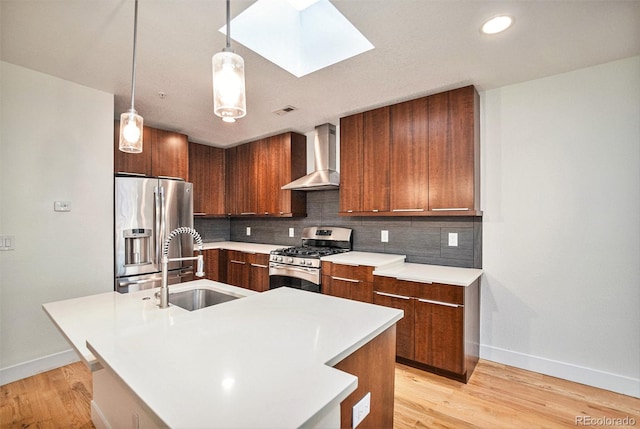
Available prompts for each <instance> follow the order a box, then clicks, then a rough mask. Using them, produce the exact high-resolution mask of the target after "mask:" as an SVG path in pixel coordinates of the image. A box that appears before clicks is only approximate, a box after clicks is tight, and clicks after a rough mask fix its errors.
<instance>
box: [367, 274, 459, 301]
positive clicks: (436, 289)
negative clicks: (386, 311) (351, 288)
mask: <svg viewBox="0 0 640 429" xmlns="http://www.w3.org/2000/svg"><path fill="white" fill-rule="evenodd" d="M373 284H374V290H376V291H379V292H386V293H391V294H394V295H402V296H409V297H412V298H419V299H427V300H430V301H437V302H443V303H449V304H457V305H464V287H463V286H452V285H445V284H441V283H420V282H413V281H408V280H400V279H396V278H393V277H383V276H375V277H374V282H373Z"/></svg>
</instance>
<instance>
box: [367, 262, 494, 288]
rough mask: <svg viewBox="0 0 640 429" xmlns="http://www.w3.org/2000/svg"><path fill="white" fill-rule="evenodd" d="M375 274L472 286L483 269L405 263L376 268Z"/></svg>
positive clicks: (425, 281)
mask: <svg viewBox="0 0 640 429" xmlns="http://www.w3.org/2000/svg"><path fill="white" fill-rule="evenodd" d="M373 275H374V276H385V277H395V278H397V279H400V280H409V281H414V282H420V283H444V284H448V285H455V286H470V285H471V284H472V283H473V282H474V281H476V280H477V279H478V278H479V277H480V276H481V275H482V270H480V269H477V268H458V267H446V266H443V265H427V264H413V263H404V264H401V265H395V266H390V267H383V268H380V269H376V270H374V271H373Z"/></svg>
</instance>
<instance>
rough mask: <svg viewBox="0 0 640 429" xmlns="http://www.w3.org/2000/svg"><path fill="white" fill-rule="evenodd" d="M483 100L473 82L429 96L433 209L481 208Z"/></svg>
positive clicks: (472, 209)
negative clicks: (480, 137)
mask: <svg viewBox="0 0 640 429" xmlns="http://www.w3.org/2000/svg"><path fill="white" fill-rule="evenodd" d="M479 100H480V98H479V95H478V93H477V92H476V90H475V88H474V87H473V86H467V87H464V88H460V89H456V90H453V91H448V92H444V93H442V94H436V95H432V96H430V97H429V210H432V211H448V210H453V211H462V212H463V214H464V212H465V211H470V212H475V211H477V210H479V207H480V178H479V172H480V168H479V162H480V158H479V157H480V148H479V122H480V121H479ZM474 214H475V213H474Z"/></svg>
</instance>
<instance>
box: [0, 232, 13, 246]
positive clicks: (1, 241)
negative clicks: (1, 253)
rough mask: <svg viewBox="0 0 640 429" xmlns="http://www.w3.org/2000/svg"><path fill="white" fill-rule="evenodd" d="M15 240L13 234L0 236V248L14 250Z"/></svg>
mask: <svg viewBox="0 0 640 429" xmlns="http://www.w3.org/2000/svg"><path fill="white" fill-rule="evenodd" d="M15 248H16V240H15V237H14V236H13V235H2V236H0V250H15Z"/></svg>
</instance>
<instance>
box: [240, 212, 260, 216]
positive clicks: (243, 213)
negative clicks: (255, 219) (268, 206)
mask: <svg viewBox="0 0 640 429" xmlns="http://www.w3.org/2000/svg"><path fill="white" fill-rule="evenodd" d="M254 214H256V212H242V213H240V215H241V216H248V215H254Z"/></svg>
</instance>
